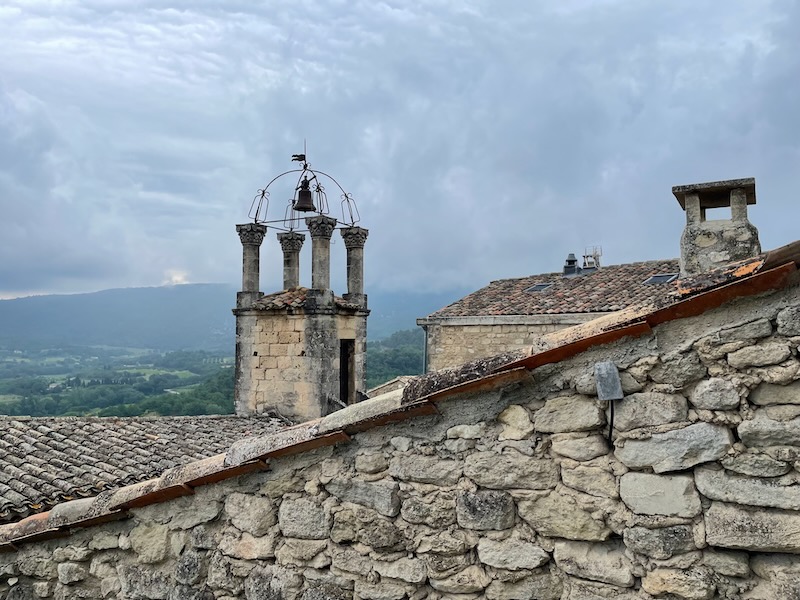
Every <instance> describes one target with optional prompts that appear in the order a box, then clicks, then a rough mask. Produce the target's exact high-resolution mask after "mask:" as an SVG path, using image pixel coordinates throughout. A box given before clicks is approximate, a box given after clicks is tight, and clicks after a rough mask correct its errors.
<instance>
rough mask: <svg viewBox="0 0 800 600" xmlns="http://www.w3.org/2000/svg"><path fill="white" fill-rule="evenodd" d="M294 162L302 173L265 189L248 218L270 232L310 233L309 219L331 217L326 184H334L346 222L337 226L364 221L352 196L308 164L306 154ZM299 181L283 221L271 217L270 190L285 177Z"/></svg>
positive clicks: (291, 173)
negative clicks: (307, 228)
mask: <svg viewBox="0 0 800 600" xmlns="http://www.w3.org/2000/svg"><path fill="white" fill-rule="evenodd" d="M292 161H293V162H299V163H301V165H302V167H301V168H299V169H290V170H289V171H284V172H283V173H281V174H280V175H277V176H275V177H273V178H272V180H271V181H270V182H269V183H267V185H265V186H264V187H263V188H261V189H260V190H258V192H257V193H256V195H255V197H254V198H253V202H252V204H251V205H250V211H249V212H248V215H247V216H248V217H249V218H251V219H253V221H254V222H255V223H260V224H262V225H266V226H267V227H268V228H273V229H278V230H281V231H306V228H305V220H304V217H305V216H312V215H325V216H332V215H330V212H331V208H330V205H329V203H328V195H327V193H326V191H325V186H324V185H323V181H325V182H326V183H327V182H328V181H330V182H332V183H333V185H335V186H336V188H338V190H339V192H340V198H341V202H340V207H341V213H342V218H341V219H339V218H337V219H336V220H337V224H340V225H343V226H348V227H350V226H353V225H355V224H356V223H358V222H359V221H360V220H361V216H360V215H359V213H358V207H357V206H356V202H355V200H354V199H353V196H352V194H350V193H349V192H346V191H345V190H344V188H343V187H342V186H341V185H339V182H338V181H336V179H334V178H333V177H332V176H331V175H328V174H327V173H325V172H323V171H319V170H317V169H312V168H311V167H310V166H309V164H308V162H307V161H306V155H305V154H294V155H292ZM290 176H291V177H292V178H294V176H296V177H297V182H296V184H295V186H294V193H293V195H292V197H291V198H290V199H289V200H288V202H287V203H286V204H285V205H284V206H283V218H274V217H273V216H271V215H270V212H269V211H270V192H271V190H270V188H271V186H272V185H273V184H274V183H276V182H278V181H279V180H281V179H283V178H285V177H290Z"/></svg>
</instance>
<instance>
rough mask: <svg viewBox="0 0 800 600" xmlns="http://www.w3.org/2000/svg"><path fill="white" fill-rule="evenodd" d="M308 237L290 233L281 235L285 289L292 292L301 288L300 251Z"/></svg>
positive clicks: (279, 239) (279, 238)
mask: <svg viewBox="0 0 800 600" xmlns="http://www.w3.org/2000/svg"><path fill="white" fill-rule="evenodd" d="M305 239H306V236H304V235H303V234H302V233H297V232H295V231H289V232H287V233H279V234H278V241H279V242H280V243H281V249H282V250H283V289H285V290H290V289H292V288H296V287H299V286H300V249H301V248H302V247H303V242H304V241H305Z"/></svg>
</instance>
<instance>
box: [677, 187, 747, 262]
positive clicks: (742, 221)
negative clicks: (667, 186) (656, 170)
mask: <svg viewBox="0 0 800 600" xmlns="http://www.w3.org/2000/svg"><path fill="white" fill-rule="evenodd" d="M672 193H673V194H674V195H675V198H677V199H678V202H679V203H680V205H681V208H683V209H684V210H685V211H686V227H685V229H684V230H683V235H682V236H681V260H680V265H681V277H685V276H687V275H695V274H698V273H704V272H706V271H710V270H712V269H714V268H716V267H720V266H722V265H726V264H728V263H731V262H735V261H737V260H743V259H746V258H751V257H753V256H756V255H757V254H760V253H761V244H760V243H759V240H758V230H757V229H756V228H755V226H754V225H753V224H752V223H750V221H749V220H748V218H747V206H748V205H749V204H755V203H756V181H755V179H753V178H748V179H732V180H728V181H714V182H709V183H695V184H691V185H679V186H675V187H673V188H672ZM714 208H723V209H730V217H729V218H725V219H719V220H708V219H706V211H707V210H709V209H714Z"/></svg>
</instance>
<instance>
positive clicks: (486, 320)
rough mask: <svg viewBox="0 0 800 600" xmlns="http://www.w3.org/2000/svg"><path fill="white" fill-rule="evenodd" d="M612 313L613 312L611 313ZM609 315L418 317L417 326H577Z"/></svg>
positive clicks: (583, 313)
mask: <svg viewBox="0 0 800 600" xmlns="http://www.w3.org/2000/svg"><path fill="white" fill-rule="evenodd" d="M612 312H613V311H612ZM608 314H611V312H610V311H586V312H553V313H538V314H532V315H531V314H524V313H520V314H516V315H472V316H461V315H459V316H452V317H433V316H428V317H420V318H418V319H417V325H444V326H457V325H552V324H554V323H560V324H563V323H569V322H571V323H572V324H573V325H579V324H581V323H585V322H586V321H591V320H593V319H596V318H597V317H599V316H602V315H608Z"/></svg>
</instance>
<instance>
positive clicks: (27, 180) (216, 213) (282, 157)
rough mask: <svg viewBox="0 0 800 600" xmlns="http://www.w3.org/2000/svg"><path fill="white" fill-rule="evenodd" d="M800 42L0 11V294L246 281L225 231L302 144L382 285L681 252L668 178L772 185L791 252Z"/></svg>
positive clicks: (574, 26) (239, 4)
mask: <svg viewBox="0 0 800 600" xmlns="http://www.w3.org/2000/svg"><path fill="white" fill-rule="evenodd" d="M799 28H800V2H799V1H798V0H780V1H778V0H776V1H774V2H769V1H767V0H761V1H753V0H726V2H724V3H723V2H719V1H718V0H659V1H655V0H654V1H644V0H569V1H566V0H549V1H545V0H542V1H537V2H533V1H530V0H518V1H503V0H483V1H481V0H424V1H423V0H389V1H385V2H379V1H375V0H318V1H316V2H312V1H310V0H293V1H291V2H288V1H284V0H270V1H269V2H256V1H254V0H227V1H226V2H216V1H211V0H191V1H188V0H187V1H183V2H177V1H172V2H170V1H168V0H136V1H134V0H114V1H111V0H80V1H78V0H4V1H3V2H2V3H1V4H0V202H2V205H1V206H2V213H1V214H0V297H13V296H18V295H27V294H32V293H51V292H59V293H60V292H81V291H92V290H98V289H104V288H110V287H128V286H145V285H148V286H149V285H161V284H163V283H168V282H184V281H188V282H236V281H238V280H239V277H240V265H241V262H240V261H241V245H240V244H239V241H238V237H237V236H236V233H235V229H234V225H235V224H236V223H241V222H246V221H247V220H248V217H247V215H248V210H249V208H250V203H251V200H252V198H253V196H254V194H255V193H256V190H257V189H258V188H261V187H263V186H264V184H265V183H266V182H268V181H269V180H270V179H271V178H272V177H273V176H275V175H277V174H279V173H280V172H282V171H284V170H286V169H289V168H292V164H291V163H290V162H289V158H290V155H291V154H293V153H296V152H299V151H301V150H302V147H303V140H304V139H305V140H307V141H308V155H309V160H310V162H311V164H312V166H313V167H316V168H319V169H321V170H323V171H325V172H328V173H330V174H332V175H334V176H335V177H336V178H337V180H338V181H339V182H340V183H341V184H342V186H343V187H344V188H345V189H346V190H347V191H348V192H351V193H352V194H353V197H354V198H355V200H356V202H357V203H358V208H359V210H360V213H361V217H362V222H361V224H362V225H363V226H365V227H368V228H369V229H370V238H369V241H368V242H367V248H366V260H367V291H368V292H369V291H370V290H381V291H391V290H397V289H403V290H427V291H434V290H436V291H442V290H449V289H456V288H458V289H465V288H477V287H480V286H482V285H484V284H485V283H486V282H488V281H489V280H491V279H497V278H502V277H513V276H522V275H527V274H532V273H538V272H543V271H552V270H558V269H559V268H560V267H561V265H562V264H563V261H564V258H565V256H566V254H567V253H569V252H575V253H576V254H579V253H581V252H582V251H583V249H584V247H586V246H590V245H601V246H602V248H603V253H604V256H603V261H604V262H605V263H606V264H610V263H619V262H628V261H634V260H646V259H656V258H666V257H674V256H677V254H678V239H679V236H680V232H681V229H682V227H683V222H684V221H683V218H684V217H683V212H682V211H681V210H680V207H679V205H678V204H677V202H676V201H675V199H674V198H673V196H672V195H671V193H670V188H671V186H672V185H676V184H686V183H694V182H699V181H710V180H717V179H729V178H737V177H747V176H754V177H756V180H757V186H758V187H757V193H758V199H759V203H758V205H757V206H756V207H754V208H752V209H751V212H750V215H751V220H752V221H753V222H754V223H755V224H756V225H757V226H758V227H759V229H760V232H761V241H762V244H763V246H764V247H765V248H773V247H777V246H779V245H782V244H784V243H787V242H789V241H793V240H795V239H798V238H800V194H798V189H799V188H800V36H798V35H797V31H798V29H799ZM292 186H293V182H292V181H288V182H287V183H286V186H285V187H283V188H280V189H278V188H277V187H275V188H271V189H272V190H274V193H273V196H272V197H273V205H274V206H277V205H279V204H281V203H283V202H285V201H286V200H287V199H288V198H289V196H290V195H291V193H292V191H293V190H292ZM329 189H330V188H329ZM331 195H332V196H333V199H334V201H333V202H332V204H333V205H334V206H338V198H337V197H336V196H335V195H334V194H331ZM282 212H283V208H282V207H280V210H278V211H277V213H276V215H275V216H279V215H278V213H280V214H281V215H282ZM273 238H274V235H273V234H270V238H269V239H268V241H267V242H265V245H264V247H263V250H262V290H264V291H272V290H274V289H277V288H278V287H279V285H280V269H281V259H280V252H279V247H278V246H277V244H276V243H275V241H274V239H273ZM308 245H309V246H310V244H308ZM333 250H334V265H333V268H334V269H335V270H336V272H335V274H334V281H335V282H341V280H342V276H343V274H344V263H343V261H342V260H340V259H341V254H342V252H343V244H342V243H341V240H339V241H338V242H337V243H336V244H335V245H334V248H333ZM309 253H310V251H309V249H308V248H306V250H305V252H304V254H305V256H304V261H305V262H306V264H307V262H308V261H309V257H308V256H307V255H308V254H309ZM304 266H305V265H304ZM309 276H310V274H309V273H308V268H305V273H304V279H305V280H306V281H307V280H308V279H309ZM337 285H339V286H341V283H337ZM342 291H343V290H342Z"/></svg>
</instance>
